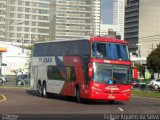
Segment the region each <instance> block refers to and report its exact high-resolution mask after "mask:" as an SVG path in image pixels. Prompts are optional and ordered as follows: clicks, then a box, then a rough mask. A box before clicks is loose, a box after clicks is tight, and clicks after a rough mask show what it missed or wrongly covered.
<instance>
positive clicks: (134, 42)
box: [125, 0, 160, 57]
mask: <svg viewBox="0 0 160 120" xmlns="http://www.w3.org/2000/svg"><path fill="white" fill-rule="evenodd" d="M159 6H160V1H159V0H127V5H126V12H125V40H127V41H128V43H129V49H130V51H131V52H132V53H134V54H136V53H137V52H136V51H137V50H138V47H139V50H140V53H139V52H138V53H139V54H140V55H141V56H142V57H147V56H148V54H149V53H150V52H151V51H152V50H153V49H154V48H155V47H156V45H157V44H158V43H160V12H159V11H160V7H159Z"/></svg>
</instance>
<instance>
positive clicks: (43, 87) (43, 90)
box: [42, 83, 48, 98]
mask: <svg viewBox="0 0 160 120" xmlns="http://www.w3.org/2000/svg"><path fill="white" fill-rule="evenodd" d="M42 96H43V97H45V98H46V97H48V95H47V91H46V84H45V83H44V84H43V86H42Z"/></svg>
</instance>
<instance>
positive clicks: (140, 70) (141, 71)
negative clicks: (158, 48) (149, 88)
mask: <svg viewBox="0 0 160 120" xmlns="http://www.w3.org/2000/svg"><path fill="white" fill-rule="evenodd" d="M135 66H136V68H137V69H138V71H139V73H140V76H143V77H145V65H141V64H138V63H135Z"/></svg>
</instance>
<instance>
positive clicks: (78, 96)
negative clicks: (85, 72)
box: [76, 87, 81, 103]
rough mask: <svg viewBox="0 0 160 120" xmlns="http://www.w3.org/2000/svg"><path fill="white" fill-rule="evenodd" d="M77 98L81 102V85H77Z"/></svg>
mask: <svg viewBox="0 0 160 120" xmlns="http://www.w3.org/2000/svg"><path fill="white" fill-rule="evenodd" d="M76 100H77V102H78V103H80V102H81V97H80V89H79V87H76Z"/></svg>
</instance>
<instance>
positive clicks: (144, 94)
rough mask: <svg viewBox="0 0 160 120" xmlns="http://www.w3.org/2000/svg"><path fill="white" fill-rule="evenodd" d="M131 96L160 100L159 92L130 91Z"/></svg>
mask: <svg viewBox="0 0 160 120" xmlns="http://www.w3.org/2000/svg"><path fill="white" fill-rule="evenodd" d="M131 94H132V95H133V96H142V97H151V98H159V99H160V91H143V90H136V91H134V90H132V93H131Z"/></svg>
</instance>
